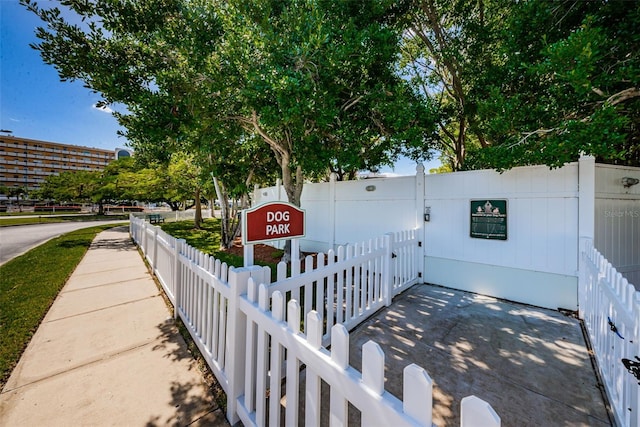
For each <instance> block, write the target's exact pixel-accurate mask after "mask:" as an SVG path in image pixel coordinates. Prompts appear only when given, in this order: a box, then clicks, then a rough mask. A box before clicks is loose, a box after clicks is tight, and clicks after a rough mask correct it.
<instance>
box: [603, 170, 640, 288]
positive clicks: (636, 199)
mask: <svg viewBox="0 0 640 427" xmlns="http://www.w3.org/2000/svg"><path fill="white" fill-rule="evenodd" d="M623 177H630V178H636V179H640V168H632V167H624V166H613V165H597V166H596V195H595V197H596V200H595V235H594V246H595V247H596V248H597V249H598V251H599V252H600V253H601V254H602V255H604V256H605V258H607V259H608V260H609V262H611V264H613V266H614V267H616V269H618V271H620V272H621V273H622V274H623V276H625V277H626V278H627V280H629V281H630V282H631V283H633V284H634V285H636V286H640V283H638V281H639V280H638V279H639V277H640V184H637V185H634V186H631V187H628V188H625V187H624V186H623V185H622V178H623Z"/></svg>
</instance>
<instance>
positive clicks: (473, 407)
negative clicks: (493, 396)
mask: <svg viewBox="0 0 640 427" xmlns="http://www.w3.org/2000/svg"><path fill="white" fill-rule="evenodd" d="M500 423H501V421H500V417H499V416H498V414H496V411H494V410H493V408H492V407H491V405H489V404H488V403H487V402H485V401H484V400H482V399H480V398H478V397H476V396H467V397H465V398H463V399H462V401H461V403H460V427H500Z"/></svg>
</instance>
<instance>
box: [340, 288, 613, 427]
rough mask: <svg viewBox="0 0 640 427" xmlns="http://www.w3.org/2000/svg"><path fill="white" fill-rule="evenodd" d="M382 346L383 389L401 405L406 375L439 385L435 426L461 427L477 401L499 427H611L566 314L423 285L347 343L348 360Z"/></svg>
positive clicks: (357, 363) (356, 362)
mask: <svg viewBox="0 0 640 427" xmlns="http://www.w3.org/2000/svg"><path fill="white" fill-rule="evenodd" d="M370 339H371V340H373V341H375V342H377V343H378V344H379V345H380V346H381V348H382V350H383V351H384V353H385V356H386V370H385V378H386V383H385V386H386V390H387V391H389V392H390V393H392V394H393V395H395V396H397V397H399V398H402V370H403V369H404V367H405V366H407V365H409V364H411V363H416V364H417V365H419V366H421V367H423V368H424V369H426V370H427V372H428V373H429V375H430V376H431V378H432V379H433V381H434V393H433V398H434V402H433V403H434V409H433V417H434V423H435V424H437V425H452V426H457V425H459V423H460V401H461V399H462V398H463V397H466V396H469V395H476V396H478V397H480V398H481V399H483V400H485V401H487V402H488V403H489V404H491V405H492V406H493V408H494V409H495V410H496V412H497V413H498V415H499V416H500V417H501V419H502V425H506V426H509V425H518V426H523V425H537V426H540V425H590V426H609V425H611V422H610V420H609V418H608V412H607V410H606V406H605V402H604V401H603V398H602V395H601V391H600V388H599V384H598V382H597V379H596V375H595V373H594V371H593V368H592V365H591V360H590V356H589V353H588V351H587V348H586V345H585V341H584V338H583V335H582V330H581V326H580V322H579V321H578V320H577V319H574V318H571V317H567V316H564V315H563V314H561V313H559V312H556V311H553V310H545V309H541V308H537V307H531V306H526V305H520V304H515V303H511V302H507V301H502V300H497V299H495V298H490V297H484V296H481V295H477V294H472V293H467V292H462V291H456V290H452V289H447V288H442V287H437V286H430V285H417V286H414V287H413V288H411V289H410V290H408V291H407V292H405V293H404V294H402V295H400V296H399V297H397V298H396V299H395V300H394V302H393V304H392V305H391V307H389V308H387V309H385V310H383V311H381V312H380V313H378V314H377V315H376V316H375V317H373V318H371V319H369V320H368V321H367V322H365V323H364V324H363V325H361V326H360V327H359V328H358V329H357V330H355V331H354V332H352V334H351V346H350V347H351V348H350V355H351V357H350V361H351V365H352V366H354V367H355V368H356V369H358V370H360V368H361V357H362V349H361V346H362V345H363V344H365V343H366V342H367V341H368V340H370Z"/></svg>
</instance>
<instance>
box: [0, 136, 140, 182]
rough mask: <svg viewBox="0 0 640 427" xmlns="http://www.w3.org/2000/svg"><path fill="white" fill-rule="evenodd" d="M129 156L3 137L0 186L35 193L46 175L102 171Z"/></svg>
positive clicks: (127, 154)
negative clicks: (115, 161) (112, 162)
mask: <svg viewBox="0 0 640 427" xmlns="http://www.w3.org/2000/svg"><path fill="white" fill-rule="evenodd" d="M130 154H131V153H130V152H129V151H128V150H125V149H117V150H104V149H101V148H90V147H83V146H78V145H69V144H59V143H55V142H48V141H38V140H33V139H27V138H19V137H14V136H5V135H2V136H0V186H6V187H8V188H15V187H20V188H27V189H29V190H34V189H38V188H39V187H40V184H41V183H42V182H44V180H45V178H46V177H47V176H49V175H58V174H60V173H61V172H66V171H97V170H102V169H104V167H105V166H106V165H107V164H109V162H111V161H113V160H115V159H117V158H119V157H123V156H129V155H130Z"/></svg>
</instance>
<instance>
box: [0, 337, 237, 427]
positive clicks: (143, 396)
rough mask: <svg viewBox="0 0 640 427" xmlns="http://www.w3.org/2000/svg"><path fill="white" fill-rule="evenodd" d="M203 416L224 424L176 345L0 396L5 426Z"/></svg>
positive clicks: (175, 421) (151, 347) (156, 346)
mask: <svg viewBox="0 0 640 427" xmlns="http://www.w3.org/2000/svg"><path fill="white" fill-rule="evenodd" d="M159 374H161V375H159ZM202 418H204V419H209V420H215V421H216V422H217V425H220V423H221V422H225V421H224V416H222V414H221V411H220V410H219V408H218V407H217V405H216V403H215V402H214V401H213V398H212V395H211V393H210V392H209V391H208V389H207V388H206V386H205V385H204V383H203V382H202V378H201V374H200V372H198V370H197V368H196V366H195V363H194V362H193V359H192V357H191V355H190V354H189V353H188V352H186V351H185V350H184V345H182V346H181V345H179V344H178V343H177V342H175V341H174V342H171V341H169V342H163V343H160V342H154V343H150V344H148V345H145V346H142V347H139V348H136V349H134V350H131V351H127V352H124V353H120V354H118V355H116V356H114V357H109V358H107V359H104V360H100V361H97V362H95V363H91V364H88V365H85V366H82V367H80V368H78V369H72V370H70V371H67V372H64V373H62V374H60V375H55V376H53V377H49V378H46V379H43V380H41V381H38V382H36V383H32V384H29V385H26V386H24V387H20V388H18V389H16V390H13V391H11V392H8V393H4V394H3V395H2V396H1V398H0V419H1V420H2V424H3V425H7V426H38V425H40V426H45V425H46V426H71V425H78V426H79V425H113V426H125V425H126V426H143V425H146V426H165V425H188V424H190V423H191V422H193V421H197V420H199V419H202ZM201 425H203V424H201ZM209 425H212V424H209Z"/></svg>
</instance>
